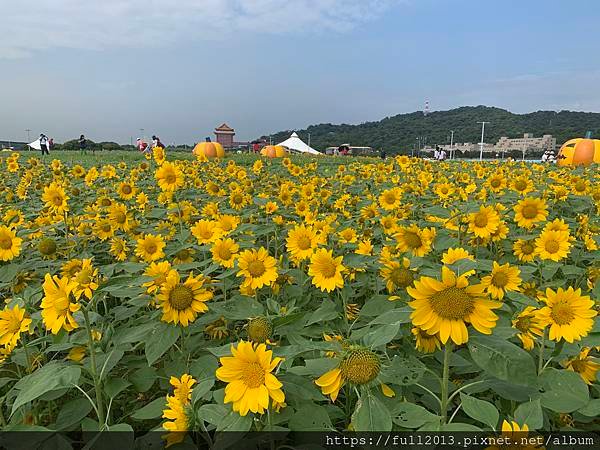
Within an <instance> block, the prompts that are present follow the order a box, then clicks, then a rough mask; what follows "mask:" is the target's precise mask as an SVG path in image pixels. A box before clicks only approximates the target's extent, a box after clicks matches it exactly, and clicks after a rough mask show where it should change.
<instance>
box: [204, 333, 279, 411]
mask: <svg viewBox="0 0 600 450" xmlns="http://www.w3.org/2000/svg"><path fill="white" fill-rule="evenodd" d="M281 361H282V358H278V357H275V358H273V352H272V351H271V350H267V347H266V345H265V344H259V345H252V343H251V342H246V341H243V340H242V341H240V342H239V343H238V344H237V347H236V346H234V345H231V356H223V357H222V358H220V360H219V362H220V363H221V367H219V368H218V369H217V371H216V373H215V375H216V377H217V378H218V379H219V380H221V381H224V382H225V383H227V386H226V387H225V398H224V403H232V407H233V410H234V411H235V412H238V413H239V414H240V416H245V415H247V414H248V412H249V411H250V412H253V413H258V414H263V413H264V412H265V410H267V409H268V408H269V399H271V400H272V402H273V404H275V403H279V404H281V403H283V402H284V401H285V394H284V393H283V391H282V390H281V388H282V386H283V385H282V384H281V382H280V381H279V380H278V379H277V377H276V376H275V375H273V374H272V373H271V372H273V370H275V368H276V367H277V365H278V364H279V363H280V362H281Z"/></svg>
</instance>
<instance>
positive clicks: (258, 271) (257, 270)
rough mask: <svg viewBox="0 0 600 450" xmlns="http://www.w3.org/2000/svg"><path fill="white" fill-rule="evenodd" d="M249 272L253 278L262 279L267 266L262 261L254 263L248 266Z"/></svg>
mask: <svg viewBox="0 0 600 450" xmlns="http://www.w3.org/2000/svg"><path fill="white" fill-rule="evenodd" d="M248 272H250V275H252V276H253V277H260V276H262V274H263V273H265V265H264V264H263V262H262V261H252V262H251V263H250V264H248Z"/></svg>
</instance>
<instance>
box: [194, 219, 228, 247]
mask: <svg viewBox="0 0 600 450" xmlns="http://www.w3.org/2000/svg"><path fill="white" fill-rule="evenodd" d="M191 231H192V234H193V235H194V237H195V238H196V239H197V240H198V244H210V243H213V242H215V241H216V240H217V239H219V238H221V237H222V236H223V231H222V230H221V228H219V227H217V222H216V221H214V220H199V221H198V222H196V223H195V224H194V226H192V228H191Z"/></svg>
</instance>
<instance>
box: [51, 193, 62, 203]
mask: <svg viewBox="0 0 600 450" xmlns="http://www.w3.org/2000/svg"><path fill="white" fill-rule="evenodd" d="M62 202H63V199H62V197H61V196H59V195H55V196H54V197H52V203H54V204H55V205H56V206H60V205H62Z"/></svg>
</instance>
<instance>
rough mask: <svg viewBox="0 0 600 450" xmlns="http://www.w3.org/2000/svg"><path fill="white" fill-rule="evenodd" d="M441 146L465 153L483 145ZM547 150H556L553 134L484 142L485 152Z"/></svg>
mask: <svg viewBox="0 0 600 450" xmlns="http://www.w3.org/2000/svg"><path fill="white" fill-rule="evenodd" d="M439 148H440V149H443V150H446V152H450V151H452V152H460V153H463V154H464V153H466V152H479V151H480V148H481V147H480V144H479V143H472V142H465V143H462V144H461V143H455V144H454V145H452V147H450V145H448V144H444V145H440V146H439ZM546 150H551V151H555V150H556V138H555V137H553V136H552V135H551V134H545V135H543V136H542V137H539V138H536V137H533V134H531V133H525V134H524V135H523V137H522V138H514V139H511V138H508V137H505V136H503V137H501V138H500V140H499V141H498V142H497V143H496V144H492V143H484V144H483V152H484V153H498V154H504V153H508V152H512V151H519V152H522V153H523V154H525V153H527V152H531V151H536V152H538V153H542V152H544V151H546ZM422 151H424V152H426V153H433V151H434V147H429V148H425V149H423V150H422Z"/></svg>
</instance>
